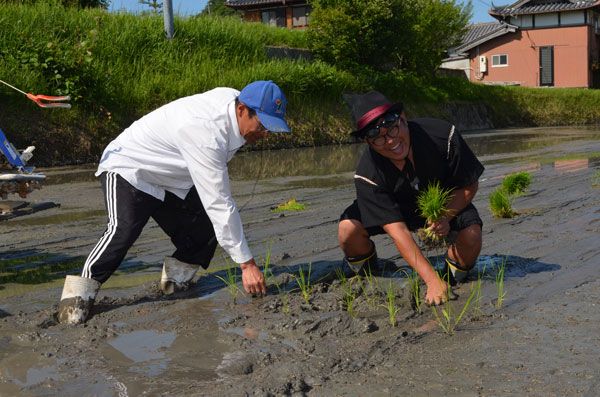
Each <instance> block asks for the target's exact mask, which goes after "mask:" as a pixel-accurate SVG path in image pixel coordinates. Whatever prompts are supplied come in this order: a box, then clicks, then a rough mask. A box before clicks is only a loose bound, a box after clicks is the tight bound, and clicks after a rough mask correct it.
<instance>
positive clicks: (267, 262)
mask: <svg viewBox="0 0 600 397" xmlns="http://www.w3.org/2000/svg"><path fill="white" fill-rule="evenodd" d="M270 264H271V243H269V244H268V245H267V256H266V258H265V266H264V267H263V275H264V277H265V284H266V283H267V281H268V279H269V278H270V277H273V272H272V271H271V268H270V267H269V266H270Z"/></svg>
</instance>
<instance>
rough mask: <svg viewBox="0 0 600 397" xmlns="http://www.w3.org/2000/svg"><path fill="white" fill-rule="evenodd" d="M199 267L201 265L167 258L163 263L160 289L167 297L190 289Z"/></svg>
mask: <svg viewBox="0 0 600 397" xmlns="http://www.w3.org/2000/svg"><path fill="white" fill-rule="evenodd" d="M198 267H199V265H192V264H189V263H185V262H181V261H179V260H177V259H175V258H173V257H170V256H167V257H166V258H165V261H164V263H163V271H162V276H161V277H160V289H161V290H162V292H163V293H164V294H165V295H169V294H172V293H174V292H176V291H185V290H186V289H188V288H189V287H190V282H191V281H192V279H193V278H194V276H195V275H196V272H197V271H198Z"/></svg>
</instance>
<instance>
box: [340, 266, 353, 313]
mask: <svg viewBox="0 0 600 397" xmlns="http://www.w3.org/2000/svg"><path fill="white" fill-rule="evenodd" d="M335 273H336V274H337V276H338V278H339V279H340V285H341V286H342V301H343V302H344V305H345V306H346V311H348V313H350V316H352V317H355V316H356V314H357V312H356V311H355V310H354V303H355V301H356V294H355V293H354V291H353V289H352V280H348V279H347V278H346V275H345V274H344V272H343V271H342V269H340V268H339V267H336V268H335Z"/></svg>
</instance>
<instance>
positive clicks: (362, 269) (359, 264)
mask: <svg viewBox="0 0 600 397" xmlns="http://www.w3.org/2000/svg"><path fill="white" fill-rule="evenodd" d="M343 265H348V267H349V268H350V269H352V271H353V272H354V273H356V274H360V275H364V276H370V275H372V274H375V273H376V272H378V271H379V264H378V260H377V251H376V250H375V243H374V242H372V241H371V251H369V253H368V254H365V255H359V256H354V257H347V256H345V257H344V259H343V260H342V266H343Z"/></svg>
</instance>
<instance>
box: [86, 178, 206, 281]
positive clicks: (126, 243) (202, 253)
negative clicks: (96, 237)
mask: <svg viewBox="0 0 600 397" xmlns="http://www.w3.org/2000/svg"><path fill="white" fill-rule="evenodd" d="M100 182H101V183H102V190H103V191H104V202H105V205H106V212H107V214H108V226H107V227H106V230H105V231H104V234H103V235H102V237H101V238H100V241H98V243H97V244H96V246H95V247H94V249H93V250H92V252H91V253H90V255H89V256H88V258H87V260H86V262H85V264H84V266H83V270H82V273H81V276H82V277H88V278H93V279H94V280H97V281H99V282H101V283H103V282H105V281H106V280H107V279H108V278H109V277H110V275H111V274H112V273H113V272H114V271H115V270H117V268H118V267H119V265H120V264H121V262H122V261H123V258H125V255H126V254H127V251H128V250H129V248H130V247H131V246H132V245H133V243H134V242H135V241H136V240H137V238H138V237H139V235H140V233H141V232H142V229H143V228H144V226H145V225H146V223H147V222H148V220H149V219H150V217H152V218H153V219H154V220H155V221H156V223H158V225H159V226H160V227H161V229H162V230H164V231H165V233H167V235H168V236H169V237H170V238H171V242H172V243H173V244H174V245H175V248H176V250H175V252H174V253H173V254H172V256H173V257H175V258H176V259H178V260H180V261H182V262H186V263H191V264H198V265H201V266H202V267H204V268H207V267H208V265H209V263H210V261H211V259H212V257H213V255H214V253H215V249H216V247H217V240H216V238H215V232H214V229H213V226H212V223H211V221H210V219H209V218H208V215H207V214H206V211H205V210H204V207H203V206H202V202H201V201H200V198H199V197H198V192H197V191H196V189H195V188H192V189H191V190H190V192H189V193H188V195H187V196H186V198H185V200H182V199H180V198H179V197H177V196H175V195H174V194H172V193H169V192H167V193H166V195H165V200H164V201H161V200H159V199H157V198H155V197H153V196H151V195H149V194H147V193H144V192H142V191H140V190H138V189H136V188H135V187H133V186H132V185H131V184H129V182H127V181H126V180H125V179H123V178H122V177H121V176H119V175H118V174H116V173H114V172H104V173H102V174H101V175H100Z"/></svg>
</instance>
